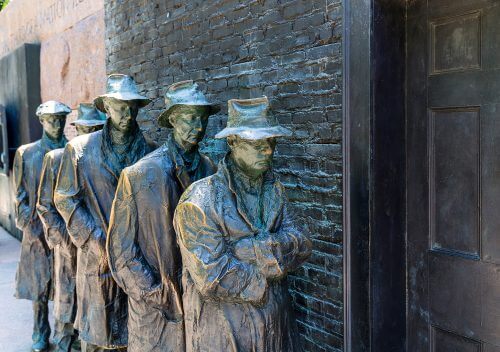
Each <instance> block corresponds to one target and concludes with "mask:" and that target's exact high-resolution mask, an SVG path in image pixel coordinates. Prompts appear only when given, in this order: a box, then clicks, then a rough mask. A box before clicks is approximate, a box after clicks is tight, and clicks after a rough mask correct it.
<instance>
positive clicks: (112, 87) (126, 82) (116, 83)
mask: <svg viewBox="0 0 500 352" xmlns="http://www.w3.org/2000/svg"><path fill="white" fill-rule="evenodd" d="M104 98H114V99H118V100H125V101H131V100H133V101H136V102H137V104H139V107H140V108H143V107H145V106H146V105H148V104H149V103H150V102H151V100H150V99H148V98H146V97H145V96H143V95H140V94H139V93H138V91H137V86H136V84H135V81H134V79H133V78H132V77H130V76H127V75H123V74H119V73H115V74H112V75H109V76H108V81H107V83H106V94H103V95H99V96H98V97H97V98H95V99H94V104H95V107H96V108H97V109H99V110H100V111H102V112H106V111H105V110H104V105H103V99H104Z"/></svg>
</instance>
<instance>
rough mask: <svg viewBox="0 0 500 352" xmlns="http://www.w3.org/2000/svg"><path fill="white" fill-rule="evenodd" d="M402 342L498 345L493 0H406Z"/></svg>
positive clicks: (496, 17) (498, 117) (499, 145)
mask: <svg viewBox="0 0 500 352" xmlns="http://www.w3.org/2000/svg"><path fill="white" fill-rule="evenodd" d="M407 26H408V27H407V44H408V47H407V236H408V247H407V248H408V249H407V265H408V267H407V269H408V275H407V280H408V281H407V283H408V306H407V313H408V330H407V337H408V339H407V341H408V351H435V352H469V351H470V352H500V1H498V0H432V1H427V2H426V1H420V0H415V1H409V8H408V22H407Z"/></svg>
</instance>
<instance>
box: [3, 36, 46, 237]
mask: <svg viewBox="0 0 500 352" xmlns="http://www.w3.org/2000/svg"><path fill="white" fill-rule="evenodd" d="M0 82H2V84H0V105H3V106H4V107H5V123H2V129H3V130H4V133H3V136H4V138H3V140H4V141H5V137H6V139H7V141H6V142H7V143H6V147H3V148H5V149H6V150H5V149H4V150H3V153H4V155H5V157H4V158H5V159H8V160H9V161H8V163H7V164H6V165H5V169H2V170H0V225H1V226H2V227H3V228H5V229H6V230H7V231H9V232H10V233H11V234H13V235H14V236H15V237H17V238H21V232H20V231H19V230H18V229H17V228H16V225H15V212H14V195H13V187H12V185H13V183H12V182H13V180H12V173H11V170H12V162H13V160H14V154H15V151H16V149H17V148H18V147H19V146H20V145H23V144H27V143H30V142H33V141H35V140H37V139H39V138H40V136H41V134H42V128H41V125H40V123H39V122H38V118H37V117H36V115H35V110H36V108H37V106H38V105H40V46H39V45H37V44H24V45H22V46H21V47H19V48H18V49H16V50H14V51H13V52H11V53H10V54H8V55H6V56H4V57H2V58H1V59H0ZM5 130H6V133H5Z"/></svg>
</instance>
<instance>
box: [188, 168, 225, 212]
mask: <svg viewBox="0 0 500 352" xmlns="http://www.w3.org/2000/svg"><path fill="white" fill-rule="evenodd" d="M221 186H223V184H222V182H221V180H220V177H219V175H218V174H217V173H216V174H213V175H211V176H208V177H205V178H202V179H201V180H198V181H195V182H193V183H192V184H191V185H190V186H189V187H188V188H187V189H186V191H185V192H184V194H183V195H182V197H181V200H180V201H181V202H191V203H195V204H197V205H199V206H201V205H207V204H211V205H213V202H215V200H216V199H217V197H218V195H219V196H220V195H221V194H220V191H221Z"/></svg>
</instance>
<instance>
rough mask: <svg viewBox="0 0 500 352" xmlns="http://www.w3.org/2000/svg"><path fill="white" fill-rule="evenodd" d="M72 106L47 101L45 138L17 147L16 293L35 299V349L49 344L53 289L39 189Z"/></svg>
mask: <svg viewBox="0 0 500 352" xmlns="http://www.w3.org/2000/svg"><path fill="white" fill-rule="evenodd" d="M70 112H71V109H70V108H69V107H68V106H66V105H64V104H62V103H59V102H56V101H48V102H46V103H44V104H41V105H40V106H39V107H38V108H37V111H36V114H37V116H38V117H39V119H40V122H41V124H42V125H43V135H42V138H41V139H40V140H38V141H36V142H34V143H31V144H26V145H23V146H21V147H19V149H18V150H17V151H16V156H15V159H14V170H13V172H14V181H15V192H16V222H17V227H18V228H19V229H21V230H22V231H23V242H22V247H21V258H20V261H19V266H18V269H17V274H16V297H17V298H20V299H28V300H31V301H33V311H34V316H35V317H34V318H35V321H34V328H33V346H32V349H33V350H34V351H44V350H46V349H47V348H48V347H49V336H50V325H49V319H48V300H49V299H50V298H51V295H52V293H51V291H52V287H51V286H52V283H51V280H52V277H51V276H52V274H51V272H52V252H51V250H50V249H49V247H48V245H47V242H46V240H45V237H44V234H43V228H42V222H41V221H40V219H39V217H38V214H37V212H36V203H37V192H38V185H39V183H40V172H41V169H42V162H43V157H44V155H45V154H46V153H47V152H49V151H50V150H53V149H57V148H62V147H64V145H65V144H66V142H67V141H66V138H65V137H64V135H63V131H64V125H65V123H66V116H67V115H68V114H69V113H70Z"/></svg>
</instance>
